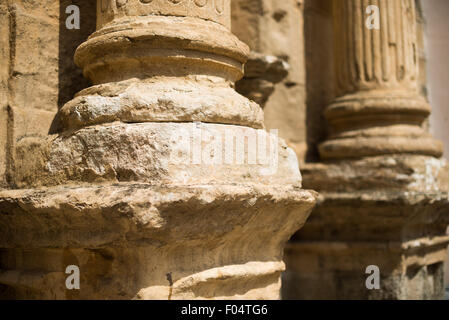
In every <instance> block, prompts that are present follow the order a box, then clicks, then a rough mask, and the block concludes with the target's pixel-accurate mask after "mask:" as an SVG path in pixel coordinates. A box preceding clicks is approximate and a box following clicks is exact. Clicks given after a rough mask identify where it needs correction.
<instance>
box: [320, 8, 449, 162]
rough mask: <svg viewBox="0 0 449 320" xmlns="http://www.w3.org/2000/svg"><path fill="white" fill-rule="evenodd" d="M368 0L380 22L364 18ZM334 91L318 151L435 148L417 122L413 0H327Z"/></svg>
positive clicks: (438, 151)
mask: <svg viewBox="0 0 449 320" xmlns="http://www.w3.org/2000/svg"><path fill="white" fill-rule="evenodd" d="M368 5H376V6H378V8H379V10H380V29H379V30H376V29H369V28H368V27H367V26H366V20H367V15H366V14H365V11H366V8H367V7H368ZM334 26H335V62H336V63H335V65H336V91H337V94H338V98H337V99H336V100H335V102H334V103H333V104H332V105H330V106H329V107H328V108H327V110H326V112H325V116H326V118H327V119H328V121H329V125H330V130H329V131H330V136H329V139H328V140H327V141H326V142H325V143H323V144H322V145H321V148H320V152H321V157H322V158H323V159H348V158H357V157H362V156H374V155H384V154H397V153H410V154H422V155H429V156H434V157H440V156H441V155H442V145H441V143H440V142H439V141H437V140H435V139H434V138H433V137H432V136H431V135H430V134H429V133H427V132H426V130H425V129H424V128H423V126H422V125H423V123H424V121H425V120H426V119H427V118H428V116H429V114H430V106H429V105H428V103H427V101H426V100H425V99H424V97H423V96H422V95H421V94H419V93H418V72H419V56H418V46H419V44H418V42H417V37H416V16H415V8H414V0H406V1H363V0H359V1H343V0H337V1H334Z"/></svg>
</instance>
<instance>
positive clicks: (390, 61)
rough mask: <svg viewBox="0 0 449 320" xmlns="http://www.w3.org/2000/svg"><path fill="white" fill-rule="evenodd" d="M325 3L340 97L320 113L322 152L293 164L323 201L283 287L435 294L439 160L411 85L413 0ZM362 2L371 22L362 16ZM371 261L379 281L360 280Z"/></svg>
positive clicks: (438, 290) (289, 290)
mask: <svg viewBox="0 0 449 320" xmlns="http://www.w3.org/2000/svg"><path fill="white" fill-rule="evenodd" d="M333 3H334V29H335V65H336V68H337V69H336V79H337V83H336V87H337V91H338V98H337V99H336V100H335V102H334V103H333V104H331V105H330V106H329V107H328V108H327V110H326V112H325V115H326V117H327V119H328V122H329V138H328V139H327V140H326V141H325V142H324V143H323V144H322V145H321V146H320V153H321V158H322V161H323V162H322V163H319V164H310V165H308V166H306V167H305V168H303V174H304V184H305V186H307V187H311V188H314V189H316V190H318V191H319V192H320V193H321V199H320V200H319V202H318V203H319V204H318V205H317V208H316V209H315V210H314V212H313V214H312V216H311V219H310V221H309V222H308V224H307V226H306V227H305V228H304V229H302V230H300V231H299V232H298V233H297V234H296V235H295V236H294V237H293V240H292V242H291V243H290V244H289V246H288V248H287V268H288V271H287V273H286V276H285V279H284V280H285V282H284V296H285V297H286V298H305V299H307V298H315V299H321V298H322V299H428V298H430V299H437V298H442V297H443V294H444V285H443V262H444V259H445V248H446V246H447V244H448V243H449V237H448V236H447V235H446V226H447V224H448V223H449V201H448V193H447V190H448V188H447V185H448V184H447V183H448V179H447V172H448V170H447V167H446V162H445V161H444V160H442V159H440V156H441V154H442V150H441V144H440V142H438V141H436V140H435V139H434V138H433V137H432V136H431V135H430V134H429V133H428V132H427V131H426V120H427V117H428V115H429V113H430V107H429V105H428V103H427V102H426V100H425V99H424V98H423V97H422V96H421V95H420V94H419V93H418V88H417V87H418V86H417V81H418V55H417V50H418V42H417V40H416V17H415V7H414V1H413V0H405V1H404V0H403V1H396V0H383V1H367V0H351V1H347V0H335V1H333ZM369 5H377V6H378V7H379V9H380V29H379V30H377V29H369V28H368V27H366V25H365V21H366V19H367V18H368V15H367V14H366V8H367V6H369ZM371 265H374V266H377V267H379V269H380V289H379V290H369V289H368V288H367V286H366V279H367V278H368V276H369V275H370V274H366V273H365V271H366V269H367V267H368V266H371Z"/></svg>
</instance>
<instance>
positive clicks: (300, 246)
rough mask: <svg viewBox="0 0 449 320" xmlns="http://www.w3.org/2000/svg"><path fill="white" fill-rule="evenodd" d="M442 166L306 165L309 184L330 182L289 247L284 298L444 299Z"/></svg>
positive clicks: (408, 162) (405, 160) (448, 240)
mask: <svg viewBox="0 0 449 320" xmlns="http://www.w3.org/2000/svg"><path fill="white" fill-rule="evenodd" d="M444 165H445V162H444V161H442V160H438V159H434V158H429V157H419V156H417V157H413V156H395V157H378V158H371V159H364V160H357V161H349V162H345V164H344V165H343V164H342V165H337V164H327V165H323V164H319V165H309V166H308V167H306V168H304V170H303V174H304V182H305V184H306V185H307V187H310V186H311V184H314V185H316V183H318V181H322V179H326V175H327V179H329V181H333V183H332V184H331V183H329V184H328V185H327V188H326V189H325V190H320V191H321V196H320V197H319V200H318V204H317V206H316V208H315V209H314V211H313V213H312V215H311V218H310V219H309V220H308V222H307V224H306V226H305V227H304V228H303V229H301V230H300V231H298V232H297V233H296V234H295V235H294V236H293V238H292V239H291V241H290V243H289V244H288V246H287V249H286V265H287V272H286V273H285V275H284V279H283V291H282V295H283V298H284V299H443V298H444V279H443V276H444V272H443V270H444V269H443V264H444V260H445V258H446V248H447V245H448V244H449V236H448V235H446V227H447V225H448V224H449V195H448V193H447V192H446V191H444V189H443V188H442V185H443V184H444V183H443V182H444V179H443V176H444V175H445V174H446V173H447V171H446V170H445V169H444ZM330 176H332V179H330ZM432 177H433V178H434V179H433V180H432ZM436 177H437V178H438V179H435V178H436ZM369 186H371V187H373V189H374V190H369V189H368V187H369ZM345 189H346V191H345ZM376 190H377V191H376ZM420 190H421V191H420ZM370 265H375V266H377V267H379V269H380V290H369V289H368V288H367V287H366V280H367V278H368V277H369V276H370V275H371V273H370V274H366V269H367V267H368V266H370Z"/></svg>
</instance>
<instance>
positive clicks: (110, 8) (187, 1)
mask: <svg viewBox="0 0 449 320" xmlns="http://www.w3.org/2000/svg"><path fill="white" fill-rule="evenodd" d="M99 1H100V8H101V12H102V13H106V12H114V11H115V10H114V9H120V8H122V7H124V6H127V5H130V6H133V5H134V6H135V5H138V4H142V5H146V6H148V5H153V7H156V8H157V7H161V6H167V5H168V6H170V5H171V6H172V5H178V6H182V5H184V6H189V5H192V4H193V5H195V6H196V7H199V8H205V7H206V8H209V7H211V8H213V9H214V10H215V12H216V14H218V15H222V14H223V13H224V11H225V2H229V1H227V0H99ZM209 3H210V4H211V5H210V6H208V4H209Z"/></svg>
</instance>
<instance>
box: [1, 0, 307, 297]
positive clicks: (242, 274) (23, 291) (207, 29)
mask: <svg viewBox="0 0 449 320" xmlns="http://www.w3.org/2000/svg"><path fill="white" fill-rule="evenodd" d="M97 3H98V5H97V21H98V25H97V31H96V32H95V33H94V34H92V35H91V36H90V38H89V39H88V40H87V41H86V42H85V43H83V44H82V45H81V46H80V47H79V48H78V49H77V51H76V55H75V61H76V63H77V64H78V65H79V66H80V67H81V68H83V70H84V75H85V76H86V77H88V78H89V79H90V80H91V81H92V83H93V86H92V87H90V88H87V89H85V90H83V91H81V92H79V93H78V94H77V95H76V97H75V98H74V99H73V100H72V101H70V102H68V103H67V104H66V105H65V106H64V107H63V108H62V109H61V110H60V112H59V114H58V117H57V119H56V121H55V126H54V128H55V132H54V134H53V135H51V136H49V137H48V139H46V140H36V139H34V140H33V139H31V138H30V139H28V140H27V139H25V140H24V141H23V142H22V143H21V145H20V146H19V147H18V149H17V151H16V152H17V153H18V155H20V156H19V157H17V158H18V159H21V161H18V164H17V170H16V171H17V172H18V173H17V175H16V176H15V177H14V178H15V183H16V185H18V186H20V187H21V188H22V189H20V190H10V191H3V192H1V193H0V231H1V232H0V248H2V249H1V250H0V286H1V290H0V294H1V295H2V296H5V297H15V298H50V299H53V298H57V299H64V298H97V299H105V298H119V299H121V298H123V299H128V298H138V299H197V298H206V299H213V298H242V299H277V298H278V297H279V289H280V274H281V272H282V271H283V270H284V263H283V262H282V251H283V250H282V249H283V245H284V243H285V242H286V241H287V239H288V238H289V237H290V236H291V235H292V234H293V233H294V231H295V230H297V229H298V228H300V227H301V226H302V225H303V224H304V223H305V221H306V219H307V217H308V214H309V212H310V210H311V208H312V207H313V205H314V202H315V194H314V193H313V192H308V191H304V190H302V189H301V174H300V172H299V170H298V163H297V159H296V156H295V155H294V152H293V151H292V150H291V149H289V148H288V147H287V146H286V144H285V143H284V142H283V141H282V140H278V139H277V136H276V134H275V133H274V132H270V133H268V132H266V131H265V130H263V128H264V125H263V113H262V111H261V109H260V107H259V106H258V105H257V104H255V103H254V102H251V101H249V100H248V99H246V98H244V97H243V96H241V95H239V94H237V93H236V92H235V90H234V89H233V85H234V82H235V81H236V80H238V79H240V78H241V77H242V75H243V65H244V63H245V61H246V58H247V55H248V51H249V50H248V48H247V46H246V45H244V44H243V43H242V42H240V41H239V40H238V39H237V38H236V37H235V36H233V35H232V34H231V32H230V31H229V30H230V0H176V1H175V0H99V1H98V2H97ZM68 265H75V266H78V267H79V269H80V272H81V288H80V290H68V289H67V288H66V287H65V278H66V277H67V275H66V274H65V273H64V272H65V270H66V267H67V266H68Z"/></svg>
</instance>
